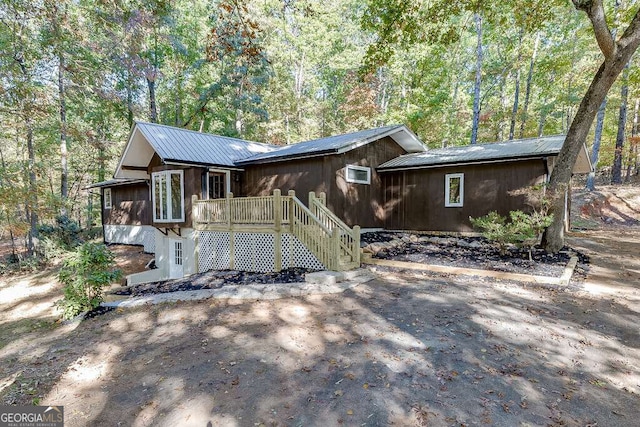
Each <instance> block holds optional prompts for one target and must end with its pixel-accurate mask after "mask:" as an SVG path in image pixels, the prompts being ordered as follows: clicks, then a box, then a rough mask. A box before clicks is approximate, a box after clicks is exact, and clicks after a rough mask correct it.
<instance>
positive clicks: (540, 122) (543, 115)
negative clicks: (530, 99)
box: [538, 98, 547, 137]
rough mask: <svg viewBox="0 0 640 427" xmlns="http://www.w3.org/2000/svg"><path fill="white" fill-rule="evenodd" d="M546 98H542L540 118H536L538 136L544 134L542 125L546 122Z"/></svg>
mask: <svg viewBox="0 0 640 427" xmlns="http://www.w3.org/2000/svg"><path fill="white" fill-rule="evenodd" d="M546 104H547V99H546V98H545V99H543V100H542V108H541V109H540V118H539V119H538V137H541V136H542V135H544V126H545V125H546V124H547V106H546Z"/></svg>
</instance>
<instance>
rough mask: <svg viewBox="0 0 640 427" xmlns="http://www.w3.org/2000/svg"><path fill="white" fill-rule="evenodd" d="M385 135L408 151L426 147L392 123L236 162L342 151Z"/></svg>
mask: <svg viewBox="0 0 640 427" xmlns="http://www.w3.org/2000/svg"><path fill="white" fill-rule="evenodd" d="M385 136H389V137H391V138H393V139H394V140H395V141H396V142H397V143H398V144H399V145H400V146H401V147H402V148H404V149H405V150H406V151H407V152H410V153H411V152H422V151H424V150H425V149H426V148H425V146H424V145H423V143H422V141H420V140H419V139H418V137H417V136H415V135H414V134H413V132H411V131H410V130H409V129H408V128H407V127H406V126H404V125H393V126H384V127H379V128H375V129H367V130H363V131H359V132H352V133H347V134H343V135H335V136H330V137H327V138H320V139H314V140H311V141H304V142H299V143H297V144H292V145H287V146H283V147H279V148H277V149H275V150H272V151H269V152H265V153H262V154H256V155H253V156H251V157H249V158H246V159H243V160H240V161H238V162H236V163H237V164H251V163H263V162H276V161H281V160H288V159H295V158H303V157H315V156H321V155H326V154H336V153H343V152H345V151H349V150H352V149H354V148H357V147H359V146H361V145H365V144H368V143H369V142H372V141H375V140H378V139H380V138H383V137H385Z"/></svg>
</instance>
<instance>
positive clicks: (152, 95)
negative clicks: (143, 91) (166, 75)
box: [147, 76, 158, 123]
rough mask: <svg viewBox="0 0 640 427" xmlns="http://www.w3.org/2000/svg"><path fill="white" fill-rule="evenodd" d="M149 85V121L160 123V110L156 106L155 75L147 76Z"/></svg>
mask: <svg viewBox="0 0 640 427" xmlns="http://www.w3.org/2000/svg"><path fill="white" fill-rule="evenodd" d="M147 87H148V88H149V121H150V122H151V123H158V110H157V107H156V80H155V78H154V77H149V76H148V77H147Z"/></svg>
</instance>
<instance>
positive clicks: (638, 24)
mask: <svg viewBox="0 0 640 427" xmlns="http://www.w3.org/2000/svg"><path fill="white" fill-rule="evenodd" d="M638 43H640V9H638V10H637V11H636V14H635V15H634V16H633V19H632V20H631V22H630V23H629V26H628V27H627V29H626V30H625V31H624V34H622V37H620V41H619V42H618V45H619V46H620V49H623V50H627V49H632V50H633V51H635V50H636V48H637V47H638Z"/></svg>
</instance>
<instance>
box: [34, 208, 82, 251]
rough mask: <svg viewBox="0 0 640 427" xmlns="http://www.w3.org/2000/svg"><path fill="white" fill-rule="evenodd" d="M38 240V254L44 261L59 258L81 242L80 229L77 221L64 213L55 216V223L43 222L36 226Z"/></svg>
mask: <svg viewBox="0 0 640 427" xmlns="http://www.w3.org/2000/svg"><path fill="white" fill-rule="evenodd" d="M38 232H39V233H40V241H39V243H38V255H40V256H41V257H42V258H43V259H44V260H45V261H52V260H54V259H57V258H61V257H63V256H64V255H65V253H66V252H68V251H71V250H73V249H75V248H76V247H77V246H78V245H80V244H81V243H82V239H81V237H80V234H81V232H82V229H81V228H80V226H79V225H78V223H77V222H75V221H73V220H72V219H70V218H69V217H68V216H66V215H60V216H58V217H56V225H55V226H52V225H49V224H43V225H41V226H40V227H38Z"/></svg>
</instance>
